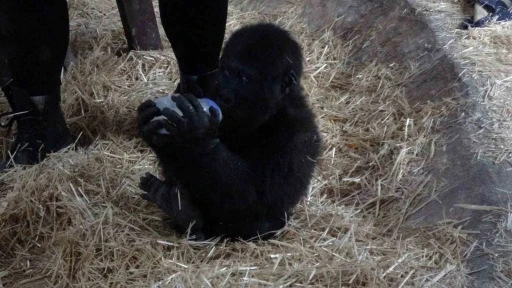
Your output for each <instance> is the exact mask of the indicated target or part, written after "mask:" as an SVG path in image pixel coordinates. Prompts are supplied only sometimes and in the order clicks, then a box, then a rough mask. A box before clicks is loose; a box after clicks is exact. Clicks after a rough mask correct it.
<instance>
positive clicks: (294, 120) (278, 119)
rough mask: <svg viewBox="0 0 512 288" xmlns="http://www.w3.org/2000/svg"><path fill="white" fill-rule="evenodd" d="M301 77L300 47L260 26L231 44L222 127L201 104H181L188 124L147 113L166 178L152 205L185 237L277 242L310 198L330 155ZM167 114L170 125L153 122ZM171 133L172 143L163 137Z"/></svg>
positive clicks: (224, 67)
mask: <svg viewBox="0 0 512 288" xmlns="http://www.w3.org/2000/svg"><path fill="white" fill-rule="evenodd" d="M301 75H302V53H301V48H300V46H299V45H298V43H297V42H296V41H295V40H293V38H292V37H291V36H290V35H289V33H288V32H287V31H285V30H283V29H281V28H279V27H277V26H275V25H273V24H256V25H251V26H246V27H243V28H241V29H240V30H238V31H236V32H235V33H233V35H232V36H231V37H230V38H229V40H228V41H227V43H226V45H225V48H224V52H223V55H222V57H221V59H220V65H219V93H218V95H215V97H212V98H214V100H215V101H216V102H217V104H218V105H219V106H220V107H221V110H222V114H223V117H224V118H223V119H222V121H221V122H219V115H218V113H216V111H215V110H214V109H213V108H212V109H210V114H211V116H209V115H208V114H207V113H206V112H204V111H203V110H202V108H201V106H200V105H199V103H198V101H197V99H195V98H194V97H193V96H192V95H184V96H178V97H176V98H175V101H176V103H177V106H178V108H180V110H181V111H183V114H184V115H183V117H181V116H179V115H178V114H177V113H176V112H174V111H171V110H170V109H164V110H163V111H160V110H159V109H158V108H156V107H155V104H154V103H153V102H152V101H146V102H145V103H143V104H141V106H140V107H139V123H140V129H141V134H142V136H143V138H144V139H145V141H146V142H147V143H148V144H149V145H150V146H151V147H152V149H153V150H154V151H155V153H156V154H157V157H158V159H159V161H160V165H161V167H162V169H163V174H164V176H165V182H162V181H160V180H159V179H157V178H156V177H154V176H152V175H150V174H147V175H146V176H145V177H143V178H142V179H141V184H140V187H141V188H142V190H144V191H145V192H147V194H144V196H143V197H144V198H145V199H148V200H150V201H152V202H154V203H156V205H157V206H158V207H160V209H162V210H163V211H164V212H165V213H166V214H168V216H169V217H170V221H171V223H172V224H173V227H174V228H175V229H177V230H178V231H179V232H182V233H183V232H185V231H186V229H187V228H189V225H190V224H194V225H192V228H191V232H192V234H194V235H196V236H199V237H200V236H204V237H206V238H210V237H216V236H225V237H228V238H232V239H233V238H242V239H250V238H253V237H257V236H260V237H261V238H268V237H269V236H271V235H273V233H272V231H276V230H279V229H281V228H283V227H284V225H285V224H286V221H287V217H288V216H290V213H291V212H292V209H293V208H294V206H295V205H296V204H297V203H298V202H299V200H300V199H301V197H303V196H304V195H305V194H306V190H307V188H308V186H309V184H310V181H311V177H312V174H313V171H314V167H315V163H316V158H317V157H318V154H319V147H320V136H319V132H318V128H317V125H316V123H315V120H314V115H313V113H312V111H311V109H310V108H309V107H308V105H307V103H306V101H305V98H304V96H303V94H302V92H301V86H300V78H301ZM207 96H208V95H207ZM158 115H164V116H166V117H167V119H168V121H167V120H161V121H153V122H150V120H151V119H152V118H153V117H155V116H158ZM161 128H166V129H167V130H168V131H169V132H170V135H161V134H158V130H159V129H161Z"/></svg>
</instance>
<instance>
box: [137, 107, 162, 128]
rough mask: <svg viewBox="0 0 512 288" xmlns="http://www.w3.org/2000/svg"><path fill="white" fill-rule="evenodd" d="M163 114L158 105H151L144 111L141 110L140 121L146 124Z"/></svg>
mask: <svg viewBox="0 0 512 288" xmlns="http://www.w3.org/2000/svg"><path fill="white" fill-rule="evenodd" d="M160 115H162V112H161V111H160V109H158V107H150V108H148V109H146V110H144V111H142V112H139V121H140V123H142V124H146V123H148V122H149V121H151V120H152V119H153V118H155V117H158V116H160Z"/></svg>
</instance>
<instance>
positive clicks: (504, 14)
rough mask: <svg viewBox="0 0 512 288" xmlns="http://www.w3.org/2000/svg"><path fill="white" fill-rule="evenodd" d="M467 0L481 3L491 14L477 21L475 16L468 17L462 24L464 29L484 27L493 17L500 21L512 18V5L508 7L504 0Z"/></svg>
mask: <svg viewBox="0 0 512 288" xmlns="http://www.w3.org/2000/svg"><path fill="white" fill-rule="evenodd" d="M467 2H469V3H475V5H477V4H479V5H481V6H482V7H483V8H484V9H485V10H486V11H487V13H489V14H488V15H487V16H485V17H483V18H481V19H478V20H477V21H474V20H473V17H470V18H468V19H466V20H465V21H464V22H463V23H462V24H461V28H462V29H468V28H469V27H483V26H485V25H487V24H488V23H489V22H490V21H492V20H493V19H496V21H499V22H502V21H510V20H512V10H511V8H512V7H508V6H507V4H506V3H505V2H504V1H502V0H476V1H471V0H470V1H467Z"/></svg>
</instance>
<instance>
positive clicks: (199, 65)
mask: <svg viewBox="0 0 512 288" xmlns="http://www.w3.org/2000/svg"><path fill="white" fill-rule="evenodd" d="M159 3H160V15H161V18H162V25H163V27H164V30H165V33H166V35H167V37H168V38H169V41H170V42H171V45H172V48H173V51H174V54H175V55H176V58H177V60H178V65H179V68H180V74H181V77H180V78H181V79H180V80H181V82H180V88H179V89H178V90H179V91H178V92H180V93H185V92H193V93H196V94H200V95H196V96H198V97H201V96H203V95H201V91H197V90H196V88H195V87H194V86H196V85H198V86H199V87H200V88H201V89H202V90H204V93H205V94H208V93H209V92H210V91H209V90H210V89H213V88H212V86H213V85H214V83H213V82H215V80H214V78H215V77H214V74H215V73H213V72H214V71H215V70H216V69H217V68H218V61H219V56H220V51H221V49H222V43H223V40H224V33H225V29H226V19H227V12H228V0H159ZM204 96H208V95H204Z"/></svg>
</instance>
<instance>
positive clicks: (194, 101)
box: [185, 94, 203, 112]
mask: <svg viewBox="0 0 512 288" xmlns="http://www.w3.org/2000/svg"><path fill="white" fill-rule="evenodd" d="M185 98H187V100H188V102H189V103H190V105H192V107H194V109H195V110H196V112H199V111H202V110H203V106H201V103H200V102H199V100H198V99H197V98H196V97H195V96H194V95H192V94H185Z"/></svg>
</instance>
